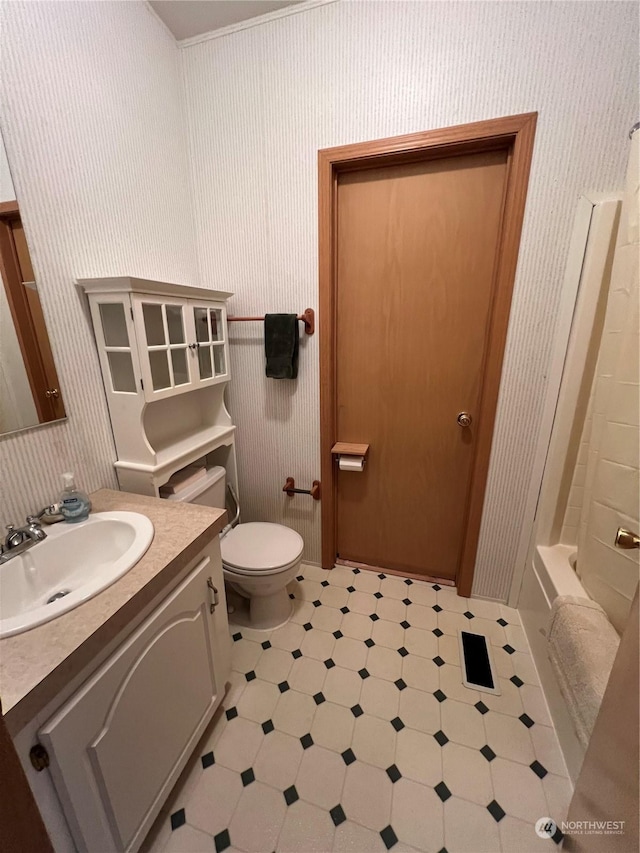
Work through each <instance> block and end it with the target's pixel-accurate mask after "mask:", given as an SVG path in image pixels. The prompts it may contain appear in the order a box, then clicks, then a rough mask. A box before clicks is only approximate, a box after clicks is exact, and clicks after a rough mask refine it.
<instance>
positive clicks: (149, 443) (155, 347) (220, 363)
mask: <svg viewBox="0 0 640 853" xmlns="http://www.w3.org/2000/svg"><path fill="white" fill-rule="evenodd" d="M78 283H79V284H80V286H81V287H83V288H84V290H85V291H86V293H87V295H88V298H89V306H90V309H91V319H92V322H93V328H94V333H95V339H96V344H97V348H98V356H99V358H100V366H101V369H102V375H103V381H104V387H105V393H106V397H107V403H108V406H109V415H110V417H111V425H112V427H113V434H114V438H115V443H116V448H117V451H118V460H117V462H116V463H115V467H116V472H117V475H118V481H119V483H120V488H121V489H123V490H124V491H130V492H138V493H139V494H147V495H155V496H157V495H158V490H159V488H160V486H162V485H163V484H164V483H166V481H167V480H168V479H169V477H170V476H171V475H172V474H173V473H174V472H175V471H177V470H179V469H180V468H183V467H185V466H186V465H189V464H190V463H191V462H194V461H195V460H197V459H200V458H202V457H204V456H206V455H207V454H209V453H211V452H213V451H215V450H216V449H219V448H227V450H226V451H225V452H224V456H223V458H221V459H218V460H217V461H216V463H215V464H223V465H224V467H225V468H226V470H227V478H228V480H229V482H230V483H231V484H232V485H237V484H236V474H235V470H236V465H235V449H234V431H235V427H234V426H233V424H232V422H231V417H230V416H229V412H228V411H227V408H226V405H225V401H224V391H225V388H226V386H227V384H228V383H229V380H230V378H231V377H230V371H229V340H228V334H227V311H226V301H227V299H228V298H229V297H230V296H231V295H232V294H231V293H228V292H226V291H220V290H208V289H206V288H201V287H186V286H182V285H177V284H167V283H164V282H157V281H147V280H143V279H138V278H129V277H122V278H102V279H82V280H80V281H79V282H78Z"/></svg>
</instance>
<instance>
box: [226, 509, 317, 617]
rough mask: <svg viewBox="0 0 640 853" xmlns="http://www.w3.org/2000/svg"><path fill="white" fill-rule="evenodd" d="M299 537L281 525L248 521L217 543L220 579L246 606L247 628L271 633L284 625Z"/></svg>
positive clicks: (300, 545) (299, 551)
mask: <svg viewBox="0 0 640 853" xmlns="http://www.w3.org/2000/svg"><path fill="white" fill-rule="evenodd" d="M303 546H304V542H303V540H302V537H301V536H300V535H299V534H298V533H296V531H295V530H291V528H289V527H285V526H284V525H282V524H270V523H268V522H262V521H251V522H248V523H246V524H239V525H238V526H237V527H234V528H233V530H230V531H229V532H228V533H227V534H226V536H224V537H223V538H222V540H221V542H220V547H221V550H222V570H223V573H224V578H225V580H226V581H227V583H229V584H230V585H231V587H232V588H233V589H235V590H236V592H238V593H239V594H240V595H241V596H243V597H244V598H245V599H247V600H248V602H249V624H250V625H251V627H252V628H254V629H256V630H265V631H266V630H271V629H273V628H277V627H279V626H280V625H284V624H285V623H286V622H288V620H289V618H290V617H291V613H292V611H293V603H292V601H291V599H290V598H289V594H288V592H287V584H288V583H290V581H292V580H293V579H294V577H295V576H296V574H297V573H298V567H299V565H300V561H301V560H302V549H303Z"/></svg>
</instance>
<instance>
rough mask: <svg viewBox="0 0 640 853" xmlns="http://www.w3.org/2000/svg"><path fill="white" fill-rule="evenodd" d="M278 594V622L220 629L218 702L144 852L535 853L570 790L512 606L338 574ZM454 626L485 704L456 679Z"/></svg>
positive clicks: (359, 573) (318, 574)
mask: <svg viewBox="0 0 640 853" xmlns="http://www.w3.org/2000/svg"><path fill="white" fill-rule="evenodd" d="M289 592H290V596H291V597H292V599H293V601H294V614H293V616H292V619H291V621H290V622H289V623H288V624H287V625H285V626H284V627H283V628H280V629H277V630H275V631H268V632H257V631H251V630H248V629H246V628H238V627H237V626H234V625H231V628H230V630H231V636H232V639H233V642H232V670H233V671H232V674H231V679H230V686H229V688H228V691H227V694H226V696H225V699H224V701H223V704H222V707H221V708H220V709H219V711H218V713H217V714H216V717H215V719H214V720H213V722H212V724H211V726H210V727H209V730H208V733H207V735H205V738H204V739H203V741H202V742H201V744H200V746H199V749H198V753H197V755H195V756H194V757H193V759H192V761H191V762H190V764H189V765H188V767H187V769H186V770H185V772H184V773H183V775H182V777H181V779H180V780H179V782H178V784H177V785H176V787H175V788H174V791H173V792H172V794H171V796H170V798H169V801H168V803H167V805H166V806H165V808H164V810H163V812H162V814H161V815H160V817H159V818H158V820H157V821H156V824H155V825H154V827H153V829H152V831H151V833H150V834H149V837H148V838H147V840H146V841H145V844H144V845H143V848H142V849H143V853H160V851H163V853H171V851H178V853H197V851H199V850H200V849H210V850H212V851H213V850H216V851H218V853H221V851H223V850H229V851H246V853H263V851H264V853H273V851H276V852H277V853H284V851H295V852H296V853H307V851H319V853H338V851H342V850H349V851H351V853H373V851H380V852H381V853H384V851H385V850H393V849H394V848H395V849H397V850H398V851H408V853H411V851H414V852H415V851H436V850H438V851H441V850H446V851H448V853H462V851H463V850H471V849H473V850H477V851H479V850H488V851H495V853H526V851H528V850H538V849H540V839H539V838H538V837H537V836H536V834H535V831H534V824H535V822H536V820H537V819H538V818H539V817H544V816H549V817H552V818H553V819H555V820H556V822H560V821H561V820H563V819H564V818H565V817H566V810H567V804H568V802H569V800H570V797H571V784H570V782H569V779H568V778H567V774H566V769H565V767H564V762H563V761H562V756H561V753H560V749H559V746H558V743H557V739H556V735H555V731H554V730H553V728H552V726H551V725H550V718H549V716H548V712H547V711H546V705H545V703H544V698H543V697H542V693H541V691H540V685H539V683H538V680H537V677H536V675H535V667H534V666H533V661H532V659H531V655H530V654H529V652H528V647H527V645H526V639H525V640H524V641H523V637H524V634H523V632H522V629H521V627H520V619H519V616H518V613H517V611H516V610H512V609H510V608H508V607H505V606H504V605H499V604H494V603H492V602H487V601H477V602H476V601H475V600H474V599H465V598H461V597H459V596H456V595H455V590H453V589H452V588H451V587H441V586H440V585H439V584H430V583H424V582H420V581H412V580H410V579H408V578H407V579H403V578H399V577H395V576H394V577H391V576H388V577H387V576H386V575H384V574H383V573H374V572H368V571H364V570H358V569H350V568H346V567H344V566H340V567H337V568H336V569H334V570H333V571H331V572H328V571H324V570H323V569H319V568H317V567H315V566H304V565H303V566H302V567H301V573H300V575H299V576H298V577H297V578H296V580H295V581H294V582H293V583H292V584H291V586H290V587H289ZM458 627H462V628H465V629H467V630H477V631H478V632H480V633H483V634H485V636H486V637H487V641H488V642H489V643H490V645H491V650H492V654H493V657H494V661H495V665H496V670H497V672H498V674H499V677H500V685H501V689H502V695H501V696H500V697H495V696H492V695H490V694H486V693H479V692H478V691H476V690H471V689H468V688H466V687H464V685H462V682H461V670H460V660H459V656H458V650H457V629H458ZM523 709H524V712H523ZM516 837H517V838H518V845H519V846H518V850H517V851H516V850H515V848H514V846H513V845H514V840H513V839H514V838H516ZM469 844H471V845H472V846H471V847H470V846H468V845H469ZM207 845H208V846H207ZM473 845H475V846H473ZM547 846H548V849H550V850H553V849H556V845H555V844H554V843H553V842H552V841H549V842H548V845H547Z"/></svg>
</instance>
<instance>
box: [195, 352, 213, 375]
mask: <svg viewBox="0 0 640 853" xmlns="http://www.w3.org/2000/svg"><path fill="white" fill-rule="evenodd" d="M198 366H199V368H200V379H211V377H212V376H213V369H212V367H211V348H210V347H200V349H199V350H198Z"/></svg>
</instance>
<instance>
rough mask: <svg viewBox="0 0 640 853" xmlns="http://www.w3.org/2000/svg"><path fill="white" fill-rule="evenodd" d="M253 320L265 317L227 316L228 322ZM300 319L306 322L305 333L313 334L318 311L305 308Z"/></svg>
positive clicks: (299, 315)
mask: <svg viewBox="0 0 640 853" xmlns="http://www.w3.org/2000/svg"><path fill="white" fill-rule="evenodd" d="M253 320H264V317H227V323H248V322H251V321H253ZM298 320H300V321H302V322H303V323H304V332H305V335H313V334H314V333H315V330H316V312H315V311H314V310H313V308H305V310H304V311H303V312H302V314H298Z"/></svg>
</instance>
